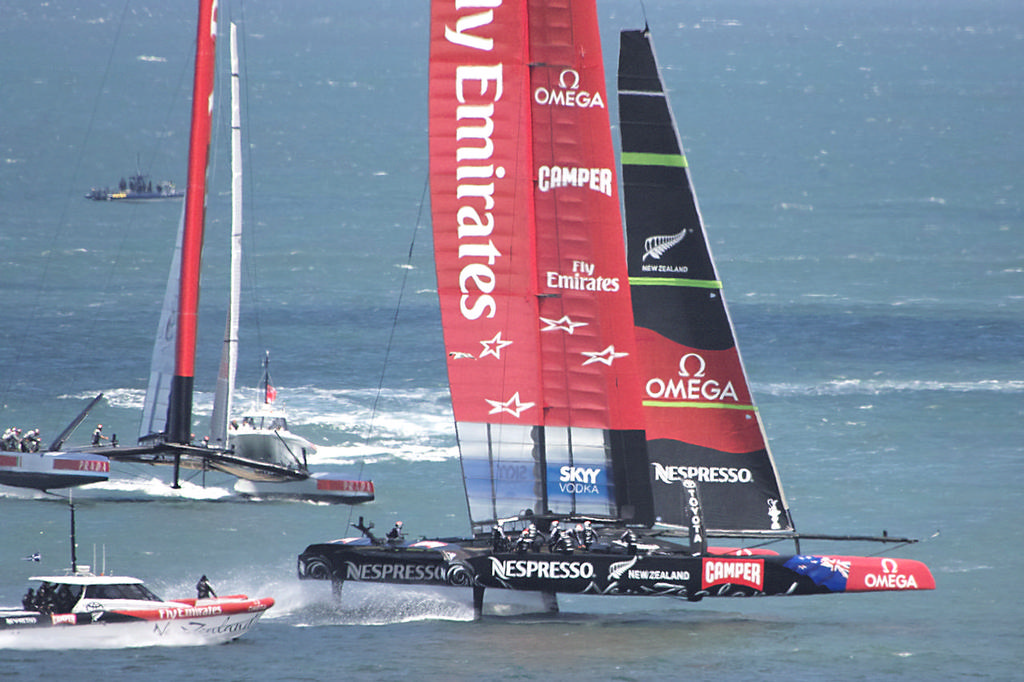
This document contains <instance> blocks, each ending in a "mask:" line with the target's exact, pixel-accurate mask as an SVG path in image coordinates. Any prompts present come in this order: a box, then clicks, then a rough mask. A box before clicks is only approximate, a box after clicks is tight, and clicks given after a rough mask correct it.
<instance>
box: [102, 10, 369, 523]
mask: <svg viewBox="0 0 1024 682" xmlns="http://www.w3.org/2000/svg"><path fill="white" fill-rule="evenodd" d="M199 19H200V22H199V28H198V39H197V48H196V75H195V83H194V88H193V106H192V123H191V130H192V136H191V143H190V147H189V182H188V188H187V195H186V197H185V207H184V212H183V216H182V224H181V226H180V228H179V234H178V238H177V241H176V247H175V252H174V257H173V259H172V263H171V272H170V275H169V277H168V283H167V290H166V293H165V295H164V302H163V308H162V311H161V316H160V323H159V326H158V331H157V334H156V340H155V342H154V346H153V355H152V362H151V366H150V380H149V385H148V387H147V391H146V399H145V403H144V405H143V411H142V422H141V426H140V432H139V440H138V445H137V446H130V447H117V448H113V447H104V448H102V449H99V450H94V452H95V453H97V454H102V455H105V456H106V457H108V458H109V459H110V460H113V461H126V462H135V463H145V464H170V465H173V467H174V474H173V482H172V487H175V488H177V487H178V486H179V480H180V476H181V468H182V467H184V468H189V469H197V470H210V469H212V470H217V471H221V472H224V473H227V474H230V475H232V476H235V477H237V478H238V479H239V480H238V481H237V482H236V492H238V493H240V494H241V495H243V496H246V497H252V498H261V499H262V498H266V497H287V498H299V499H306V500H316V501H327V502H342V503H349V504H356V503H360V502H367V501H370V500H372V499H373V498H374V487H373V482H372V481H369V480H348V478H346V477H343V476H340V475H337V474H334V473H331V472H312V471H310V469H309V467H308V462H307V455H310V454H313V453H315V451H316V448H315V447H314V446H313V445H312V443H309V441H307V440H305V439H304V438H302V437H301V436H298V435H295V434H293V433H291V432H290V431H289V430H288V429H287V422H286V421H285V419H284V416H283V413H282V412H281V410H280V408H278V409H277V410H270V409H269V408H267V409H265V410H263V411H262V412H261V413H260V414H259V415H243V416H242V418H241V419H240V420H231V419H230V415H231V402H232V401H231V398H232V394H233V392H234V388H235V375H236V366H237V354H238V311H239V287H240V280H241V264H240V263H241V230H242V215H241V208H242V196H241V191H242V152H241V120H240V119H241V116H240V105H239V80H240V74H239V65H238V54H237V37H236V30H235V25H234V24H232V25H231V93H232V97H231V100H232V115H231V128H232V135H231V147H232V223H231V225H232V227H231V289H230V292H229V296H228V311H227V322H226V325H225V335H224V343H223V347H222V351H223V352H222V357H221V365H220V371H219V376H218V380H217V389H216V394H215V397H214V410H213V416H212V418H211V426H210V438H209V439H208V440H206V441H204V442H202V443H196V442H193V440H194V439H193V435H192V401H193V386H194V367H195V355H196V330H197V318H198V314H197V311H198V301H199V276H200V263H201V256H202V248H203V232H204V224H205V208H206V173H207V159H208V155H209V146H210V132H211V117H212V109H213V84H214V71H215V62H216V58H215V52H216V36H217V17H216V3H215V2H213V1H212V0H200V3H199ZM265 394H266V391H265ZM269 412H273V414H272V415H270V418H267V419H265V417H267V414H268V413H269ZM247 417H248V418H247ZM249 418H251V420H250V419H249Z"/></svg>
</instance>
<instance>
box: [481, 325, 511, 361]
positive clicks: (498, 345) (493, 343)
mask: <svg viewBox="0 0 1024 682" xmlns="http://www.w3.org/2000/svg"><path fill="white" fill-rule="evenodd" d="M480 345H482V346H483V347H484V350H483V352H482V353H480V357H481V358H482V357H484V356H485V355H493V356H494V357H496V358H498V359H499V360H501V349H502V348H504V347H505V346H511V345H512V342H511V341H506V340H504V339H502V338H501V332H498V333H497V334H495V335H494V338H493V339H490V340H489V341H481V342H480Z"/></svg>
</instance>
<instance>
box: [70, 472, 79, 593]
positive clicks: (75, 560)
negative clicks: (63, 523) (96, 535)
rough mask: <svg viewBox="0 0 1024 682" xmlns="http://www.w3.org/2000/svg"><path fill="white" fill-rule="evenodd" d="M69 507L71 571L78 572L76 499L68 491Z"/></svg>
mask: <svg viewBox="0 0 1024 682" xmlns="http://www.w3.org/2000/svg"><path fill="white" fill-rule="evenodd" d="M68 507H70V509H71V572H72V573H78V557H77V556H75V501H74V500H73V499H72V497H71V493H70V492H68Z"/></svg>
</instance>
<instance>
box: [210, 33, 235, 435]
mask: <svg viewBox="0 0 1024 682" xmlns="http://www.w3.org/2000/svg"><path fill="white" fill-rule="evenodd" d="M239 80H240V77H239V71H238V38H237V35H236V27H235V24H234V23H232V24H231V292H230V295H229V299H230V302H229V305H228V314H227V322H226V324H225V327H224V346H223V348H222V349H221V356H220V371H219V372H218V374H217V389H216V392H215V394H214V399H213V416H212V418H211V420H210V444H211V445H213V446H214V447H218V448H226V447H227V446H228V434H227V427H228V419H229V418H230V415H231V396H232V394H233V393H234V391H235V375H236V373H237V367H238V310H239V300H240V289H241V281H242V122H241V114H240V111H239V104H238V101H239Z"/></svg>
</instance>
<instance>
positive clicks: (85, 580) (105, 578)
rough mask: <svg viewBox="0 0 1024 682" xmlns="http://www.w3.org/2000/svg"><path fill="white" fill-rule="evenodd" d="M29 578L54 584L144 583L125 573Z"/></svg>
mask: <svg viewBox="0 0 1024 682" xmlns="http://www.w3.org/2000/svg"><path fill="white" fill-rule="evenodd" d="M29 580H40V581H43V582H47V583H51V584H54V585H142V584H143V583H142V581H141V580H139V579H138V578H129V577H128V576H124V575H81V574H79V575H34V576H32V577H31V578H29Z"/></svg>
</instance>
